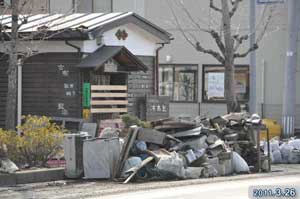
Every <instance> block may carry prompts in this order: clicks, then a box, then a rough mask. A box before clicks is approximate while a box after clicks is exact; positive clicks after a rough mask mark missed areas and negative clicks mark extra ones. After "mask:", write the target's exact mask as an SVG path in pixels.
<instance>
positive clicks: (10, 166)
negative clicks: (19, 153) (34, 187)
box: [0, 158, 19, 173]
mask: <svg viewBox="0 0 300 199" xmlns="http://www.w3.org/2000/svg"><path fill="white" fill-rule="evenodd" d="M18 170H19V168H18V167H17V165H16V164H15V163H13V162H12V161H11V160H10V159H8V158H4V159H0V173H1V172H2V173H15V172H16V171H18Z"/></svg>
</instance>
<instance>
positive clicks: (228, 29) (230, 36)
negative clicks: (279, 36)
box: [168, 0, 274, 112]
mask: <svg viewBox="0 0 300 199" xmlns="http://www.w3.org/2000/svg"><path fill="white" fill-rule="evenodd" d="M242 1H243V0H219V2H218V5H217V4H215V1H214V0H209V8H210V9H211V10H212V11H214V12H215V13H216V14H217V15H214V16H217V17H213V18H212V20H210V21H209V22H208V23H205V25H203V23H201V22H202V21H200V19H198V18H196V17H194V16H193V15H192V13H191V12H190V10H188V9H187V8H186V7H185V5H184V3H183V1H181V2H178V1H177V0H174V1H168V4H169V7H170V9H171V11H172V14H173V17H174V19H175V22H176V25H177V27H178V29H179V30H180V31H181V33H182V35H183V36H184V38H185V39H186V40H187V41H188V42H189V43H190V44H191V45H192V46H193V47H194V48H195V49H196V50H197V51H198V52H201V53H205V54H209V55H211V56H212V57H214V58H215V59H216V60H217V61H218V62H219V63H220V64H222V65H223V66H224V67H225V82H224V88H225V91H224V95H225V96H224V97H225V99H226V103H227V111H228V112H236V111H237V110H238V109H239V104H238V102H237V98H236V91H235V79H234V74H235V67H234V65H235V60H236V59H238V58H243V57H246V56H247V55H248V54H249V53H250V52H252V51H255V50H256V49H258V43H259V42H260V41H261V39H262V38H263V36H264V34H265V32H266V30H267V28H268V26H269V24H270V23H271V19H272V16H273V11H274V7H272V6H271V7H270V9H269V10H268V11H269V14H268V15H267V16H266V15H265V13H266V11H267V9H266V7H265V9H264V10H263V12H264V13H263V17H262V19H261V21H260V23H259V24H258V25H259V26H262V28H260V33H259V34H258V37H257V39H256V42H255V43H254V45H252V46H249V47H248V49H246V50H245V51H244V52H240V46H241V45H242V44H243V43H244V42H245V41H247V40H248V39H249V36H250V35H251V33H247V34H241V33H240V32H239V26H238V27H237V28H234V25H233V22H232V19H233V17H234V16H235V14H236V13H237V11H238V10H239V9H240V4H241V3H242ZM174 4H175V6H177V7H179V8H180V9H181V11H182V13H184V14H185V15H186V17H187V19H188V20H189V22H188V23H190V24H191V25H192V26H193V27H195V28H196V29H197V30H198V32H200V33H203V32H204V33H207V34H209V35H210V36H211V38H212V39H213V41H214V42H215V43H216V45H217V47H218V49H216V50H214V49H207V48H205V47H204V46H203V44H202V43H201V42H200V39H198V38H201V37H197V36H196V35H195V34H194V33H191V32H189V31H186V30H185V29H184V28H183V27H182V24H181V23H180V19H179V17H178V15H177V12H176V10H175V8H174ZM218 14H219V15H220V17H219V18H218ZM218 21H219V22H218ZM211 23H213V25H211ZM204 26H207V27H204ZM235 29H236V31H233V30H235Z"/></svg>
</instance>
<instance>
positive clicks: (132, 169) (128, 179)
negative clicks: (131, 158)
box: [123, 156, 154, 184]
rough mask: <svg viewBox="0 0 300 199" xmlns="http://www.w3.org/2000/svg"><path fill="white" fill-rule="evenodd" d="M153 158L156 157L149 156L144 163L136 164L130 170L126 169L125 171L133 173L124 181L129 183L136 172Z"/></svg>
mask: <svg viewBox="0 0 300 199" xmlns="http://www.w3.org/2000/svg"><path fill="white" fill-rule="evenodd" d="M152 160H154V157H151V156H150V157H148V158H146V159H145V160H144V161H143V162H142V163H141V165H139V166H136V167H133V168H131V169H129V170H128V171H126V172H125V173H126V174H128V173H131V172H132V173H131V174H130V176H129V177H128V178H127V179H126V180H125V181H124V182H123V183H124V184H126V183H128V182H129V181H130V180H131V179H132V178H133V177H134V176H135V175H136V174H137V172H138V171H139V170H140V169H142V168H143V167H144V166H146V165H147V164H149V163H150V162H151V161H152Z"/></svg>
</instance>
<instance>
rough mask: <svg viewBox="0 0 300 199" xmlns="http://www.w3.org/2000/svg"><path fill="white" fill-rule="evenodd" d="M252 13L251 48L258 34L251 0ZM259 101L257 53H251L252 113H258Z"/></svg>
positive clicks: (253, 5) (250, 17)
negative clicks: (257, 92) (257, 95)
mask: <svg viewBox="0 0 300 199" xmlns="http://www.w3.org/2000/svg"><path fill="white" fill-rule="evenodd" d="M249 3H250V12H249V27H250V44H249V45H250V47H252V46H253V45H254V44H255V42H256V41H255V40H256V33H255V31H256V30H255V29H256V27H255V23H256V1H254V0H251V1H249ZM256 106H257V99H256V52H255V51H252V52H251V53H250V106H249V108H250V113H256V111H257V107H256Z"/></svg>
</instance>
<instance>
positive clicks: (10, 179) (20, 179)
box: [0, 168, 65, 186]
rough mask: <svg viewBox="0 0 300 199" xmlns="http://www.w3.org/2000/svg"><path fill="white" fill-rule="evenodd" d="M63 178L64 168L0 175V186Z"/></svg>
mask: <svg viewBox="0 0 300 199" xmlns="http://www.w3.org/2000/svg"><path fill="white" fill-rule="evenodd" d="M64 178H65V172H64V168H51V169H36V170H26V171H19V172H17V173H14V174H0V186H12V185H17V184H26V183H36V182H48V181H57V180H63V179H64Z"/></svg>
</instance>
